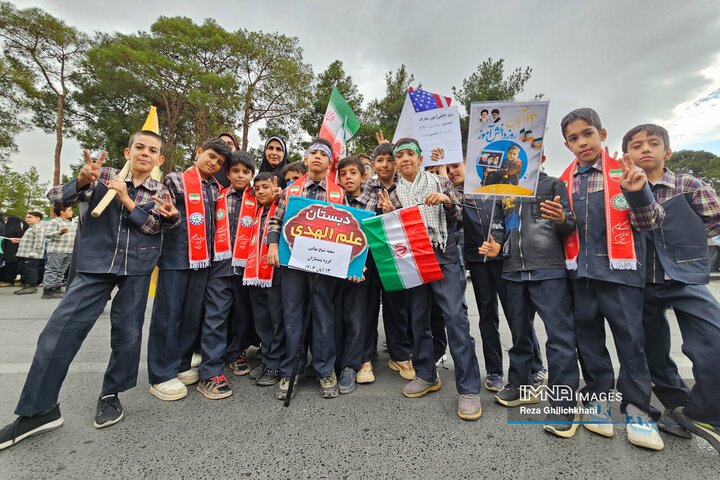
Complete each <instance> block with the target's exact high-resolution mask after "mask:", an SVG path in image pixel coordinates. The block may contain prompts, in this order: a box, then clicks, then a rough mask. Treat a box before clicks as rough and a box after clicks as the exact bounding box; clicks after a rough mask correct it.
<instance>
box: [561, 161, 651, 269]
mask: <svg viewBox="0 0 720 480" xmlns="http://www.w3.org/2000/svg"><path fill="white" fill-rule="evenodd" d="M577 165H578V161H577V158H576V159H575V160H573V162H572V163H571V164H570V166H569V167H568V168H567V169H566V170H565V172H563V174H562V175H561V176H560V180H562V181H563V182H564V183H565V185H566V186H567V190H568V197H569V199H570V209H571V210H572V209H573V196H572V195H573V177H574V175H575V169H576V168H577ZM601 165H602V175H603V194H604V198H605V223H606V228H607V251H608V257H609V259H610V268H611V269H613V270H636V269H637V257H636V254H635V243H634V241H633V240H634V239H633V232H632V227H631V225H630V214H629V213H628V210H627V208H628V207H627V201H626V200H625V196H624V195H623V193H622V191H621V190H620V179H621V177H622V169H621V168H620V162H618V161H617V160H616V159H614V158H612V157H611V156H609V155H607V154H606V153H605V152H603V154H602V163H601ZM579 252H580V235H579V234H578V231H577V229H575V231H573V232H572V233H571V234H569V235H568V236H567V237H565V266H566V267H567V269H568V270H577V257H578V253H579Z"/></svg>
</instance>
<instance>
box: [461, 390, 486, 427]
mask: <svg viewBox="0 0 720 480" xmlns="http://www.w3.org/2000/svg"><path fill="white" fill-rule="evenodd" d="M457 414H458V417H460V418H462V419H463V420H477V419H478V418H480V416H481V415H482V405H481V404H480V394H479V393H461V394H460V397H459V398H458V406H457Z"/></svg>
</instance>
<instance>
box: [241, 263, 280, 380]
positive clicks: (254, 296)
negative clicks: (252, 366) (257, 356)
mask: <svg viewBox="0 0 720 480" xmlns="http://www.w3.org/2000/svg"><path fill="white" fill-rule="evenodd" d="M279 274H280V271H278V269H276V270H275V273H274V275H279ZM245 288H247V289H248V296H249V297H250V305H251V307H252V318H253V319H255V330H256V331H257V334H258V336H259V337H260V342H261V350H260V351H261V352H262V361H263V363H264V364H265V366H266V367H267V368H269V369H270V370H279V369H280V365H281V364H282V362H283V361H285V359H286V358H287V351H286V349H285V344H286V342H285V322H284V321H283V304H282V289H281V287H280V286H279V285H277V286H274V287H268V288H261V287H245Z"/></svg>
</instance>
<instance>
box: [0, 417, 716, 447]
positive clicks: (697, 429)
mask: <svg viewBox="0 0 720 480" xmlns="http://www.w3.org/2000/svg"><path fill="white" fill-rule="evenodd" d="M672 413H673V417H675V419H676V420H677V421H678V423H679V424H680V425H683V426H684V427H685V428H687V429H688V430H690V431H691V432H692V433H694V434H695V435H697V436H698V437H702V438H704V439H705V440H707V441H708V442H710V445H711V446H712V447H713V448H714V449H715V450H717V451H718V453H720V426H719V425H713V424H711V423H703V422H701V421H700V420H697V419H694V418H692V417H691V416H689V415H688V414H687V413H685V407H677V408H676V409H674V410H673V412H672ZM0 448H2V445H0Z"/></svg>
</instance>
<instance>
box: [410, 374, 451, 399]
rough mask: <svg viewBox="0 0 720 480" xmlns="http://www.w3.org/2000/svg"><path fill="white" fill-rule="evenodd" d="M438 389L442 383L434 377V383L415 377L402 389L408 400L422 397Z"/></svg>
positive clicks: (438, 378)
mask: <svg viewBox="0 0 720 480" xmlns="http://www.w3.org/2000/svg"><path fill="white" fill-rule="evenodd" d="M440 387H442V382H441V381H440V377H439V376H438V377H435V381H434V382H430V381H428V380H424V379H422V378H420V377H415V378H414V379H413V380H412V381H411V382H410V383H408V384H407V385H405V388H403V395H405V396H406V397H408V398H419V397H424V396H425V395H427V394H428V393H430V392H435V391H437V390H440Z"/></svg>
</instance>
